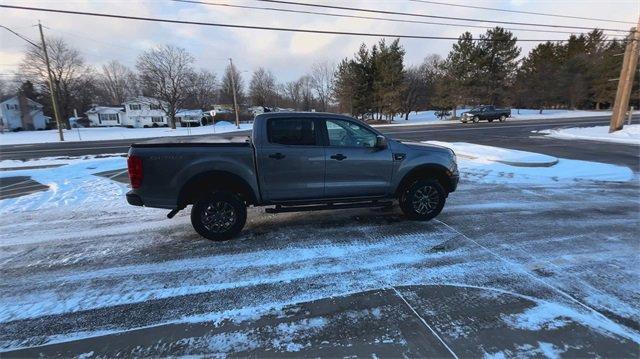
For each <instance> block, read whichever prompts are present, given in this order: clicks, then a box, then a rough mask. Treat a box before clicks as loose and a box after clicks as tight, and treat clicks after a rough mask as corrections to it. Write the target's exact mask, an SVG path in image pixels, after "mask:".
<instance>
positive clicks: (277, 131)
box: [267, 118, 316, 146]
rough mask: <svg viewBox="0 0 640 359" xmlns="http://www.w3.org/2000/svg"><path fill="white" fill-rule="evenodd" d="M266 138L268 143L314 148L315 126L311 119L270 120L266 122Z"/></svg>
mask: <svg viewBox="0 0 640 359" xmlns="http://www.w3.org/2000/svg"><path fill="white" fill-rule="evenodd" d="M267 137H268V139H269V142H270V143H278V144H281V145H298V146H314V145H315V144H316V129H315V124H314V121H313V120H312V119H302V118H270V119H268V120H267Z"/></svg>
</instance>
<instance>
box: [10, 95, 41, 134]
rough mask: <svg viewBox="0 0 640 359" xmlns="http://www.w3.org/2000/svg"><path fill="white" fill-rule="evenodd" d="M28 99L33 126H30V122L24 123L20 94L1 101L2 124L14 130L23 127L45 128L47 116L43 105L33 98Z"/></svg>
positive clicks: (24, 128)
mask: <svg viewBox="0 0 640 359" xmlns="http://www.w3.org/2000/svg"><path fill="white" fill-rule="evenodd" d="M26 100H27V108H28V111H29V116H30V117H31V119H32V123H33V128H29V127H30V126H29V124H23V122H22V121H23V116H22V112H21V111H20V102H19V99H18V96H13V97H11V98H9V99H7V100H5V101H3V102H2V103H0V118H2V124H3V125H4V128H5V129H7V130H14V129H17V128H21V129H23V130H44V129H45V128H46V127H47V121H46V118H45V116H44V114H43V113H42V105H40V104H39V103H37V102H35V101H33V100H31V99H26Z"/></svg>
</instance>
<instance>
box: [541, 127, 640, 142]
mask: <svg viewBox="0 0 640 359" xmlns="http://www.w3.org/2000/svg"><path fill="white" fill-rule="evenodd" d="M534 132H535V133H539V134H544V135H547V136H549V137H553V138H560V139H564V140H589V141H601V142H616V143H628V144H633V145H640V125H626V126H624V128H623V129H622V130H620V131H616V132H613V133H609V126H594V127H571V128H559V129H552V130H542V131H534Z"/></svg>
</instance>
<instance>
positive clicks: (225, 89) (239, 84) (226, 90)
mask: <svg viewBox="0 0 640 359" xmlns="http://www.w3.org/2000/svg"><path fill="white" fill-rule="evenodd" d="M232 78H233V81H231V79H232ZM234 82H235V84H236V95H237V97H238V103H242V102H243V101H244V91H243V88H244V82H243V81H242V76H240V72H239V71H234V69H232V68H231V66H230V65H227V68H225V70H224V76H223V77H222V84H221V85H220V102H222V103H223V104H232V103H233V83H234Z"/></svg>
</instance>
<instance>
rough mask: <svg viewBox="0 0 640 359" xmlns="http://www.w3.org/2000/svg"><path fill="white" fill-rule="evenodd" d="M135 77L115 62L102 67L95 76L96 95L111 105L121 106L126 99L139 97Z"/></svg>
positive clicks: (127, 69)
mask: <svg viewBox="0 0 640 359" xmlns="http://www.w3.org/2000/svg"><path fill="white" fill-rule="evenodd" d="M137 83H138V81H137V79H136V75H135V74H134V73H133V71H131V70H130V69H129V68H128V67H126V66H125V65H123V64H121V63H120V62H118V61H117V60H113V61H110V62H109V63H108V64H106V65H102V68H101V71H100V73H99V74H98V76H97V87H98V93H99V95H100V97H101V98H102V100H103V101H104V102H106V103H109V104H111V105H121V104H123V103H124V102H125V101H126V100H127V99H129V98H131V97H135V96H137V95H139V92H140V90H139V89H138V86H137Z"/></svg>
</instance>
